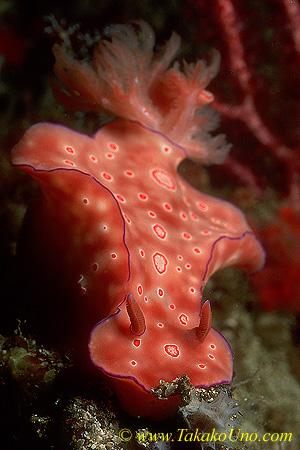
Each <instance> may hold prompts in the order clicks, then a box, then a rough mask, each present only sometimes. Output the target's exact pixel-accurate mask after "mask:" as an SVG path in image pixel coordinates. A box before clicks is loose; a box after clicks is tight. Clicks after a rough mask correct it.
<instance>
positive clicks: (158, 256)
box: [153, 252, 168, 275]
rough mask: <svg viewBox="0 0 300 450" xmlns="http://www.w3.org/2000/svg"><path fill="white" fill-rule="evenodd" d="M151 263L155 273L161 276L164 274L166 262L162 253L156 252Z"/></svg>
mask: <svg viewBox="0 0 300 450" xmlns="http://www.w3.org/2000/svg"><path fill="white" fill-rule="evenodd" d="M153 263H154V267H155V269H156V271H157V272H158V273H159V274H160V275H161V274H163V273H165V272H166V270H167V265H168V260H167V258H166V257H165V255H163V254H162V253H159V252H156V253H154V255H153Z"/></svg>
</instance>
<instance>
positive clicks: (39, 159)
mask: <svg viewBox="0 0 300 450" xmlns="http://www.w3.org/2000/svg"><path fill="white" fill-rule="evenodd" d="M140 26H141V29H142V31H143V33H144V39H147V38H148V39H150V37H149V36H150V35H151V39H152V40H153V34H151V33H150V31H149V30H150V28H149V27H148V26H147V25H146V24H144V23H141V25H140ZM134 35H135V33H134V32H133V30H132V29H131V28H129V27H125V26H122V27H120V28H114V29H113V31H112V33H111V36H110V37H111V42H110V41H105V40H104V41H101V42H100V43H99V44H98V46H97V47H96V49H97V50H95V53H96V56H95V55H94V60H93V64H94V68H93V67H92V66H91V65H88V64H87V63H85V62H78V61H75V59H74V58H72V57H71V56H68V54H67V52H66V49H64V47H63V46H60V47H58V46H56V47H55V49H54V53H55V55H56V58H57V63H56V73H57V75H58V76H59V77H60V79H61V81H62V82H63V84H64V86H65V92H64V94H62V96H61V99H63V100H64V101H65V103H67V104H68V105H69V106H70V105H71V104H74V106H75V104H76V106H78V105H79V107H80V106H82V109H96V110H99V111H102V110H103V111H110V112H113V113H115V114H117V115H119V116H121V117H122V118H118V119H114V120H113V121H111V122H110V123H108V124H106V125H104V126H103V127H102V128H101V129H100V130H99V131H98V132H97V133H96V134H95V136H93V137H88V136H86V135H84V134H80V133H78V132H74V131H72V130H70V129H68V128H66V127H63V126H59V125H54V124H49V123H43V124H38V125H35V126H33V127H31V128H30V129H29V130H28V131H27V132H26V134H25V136H24V137H23V139H22V140H21V141H20V142H19V144H17V146H16V147H15V148H14V150H13V153H12V162H13V164H14V165H15V166H16V167H19V168H20V169H21V170H23V171H25V172H27V173H29V174H30V175H31V176H32V177H33V178H34V179H35V180H36V181H37V182H38V183H39V184H40V186H41V188H42V196H41V197H40V199H39V203H38V208H36V209H33V213H31V215H32V216H33V219H32V220H33V223H34V225H33V229H34V230H35V236H36V240H37V242H38V244H37V247H38V248H40V249H41V252H42V253H43V255H42V257H41V260H42V261H43V264H45V265H46V264H47V261H48V262H49V261H51V263H52V264H54V263H55V262H54V261H55V258H58V259H59V263H58V264H59V268H60V270H61V271H62V270H63V272H64V277H63V278H64V280H65V284H66V286H67V289H68V287H69V286H71V285H72V284H73V285H74V284H76V285H77V287H78V288H80V291H81V293H80V295H81V297H82V299H83V301H84V298H86V299H87V300H86V301H87V302H88V308H89V310H90V311H92V316H93V317H94V320H95V322H94V323H95V326H94V327H93V329H92V331H91V334H90V340H89V352H90V358H91V360H92V362H93V363H94V364H95V365H96V366H97V367H98V368H99V369H100V370H101V371H102V372H104V373H105V374H107V375H109V377H110V380H111V382H112V385H113V387H114V389H115V391H116V392H117V394H118V395H119V398H120V400H121V403H122V406H123V407H124V409H125V410H127V411H128V412H129V413H131V414H133V415H136V416H149V417H152V418H156V419H160V418H164V417H167V416H169V415H170V414H172V413H173V411H174V410H175V408H176V406H177V405H178V397H170V398H169V399H168V400H166V401H165V400H159V399H157V398H155V397H154V396H153V395H150V393H149V392H150V390H151V388H152V387H155V386H157V385H158V384H159V381H160V380H161V379H164V380H166V381H172V380H173V379H175V378H176V377H178V376H180V375H182V374H183V373H187V374H188V376H189V377H190V379H191V382H192V383H193V384H194V385H196V386H211V385H214V384H220V383H229V382H230V381H231V378H232V355H231V350H230V347H229V345H228V343H227V342H226V340H225V339H224V337H223V336H222V335H221V334H219V333H218V332H217V331H216V330H215V329H213V328H211V317H210V307H209V304H208V303H206V304H205V306H203V309H202V311H203V314H202V316H201V295H202V290H203V287H204V285H205V283H206V281H207V279H208V278H209V276H210V275H211V274H212V273H214V272H215V271H216V270H218V269H220V268H223V267H227V266H233V265H234V266H240V267H242V268H244V269H245V270H247V271H248V272H254V271H256V270H258V269H259V268H260V267H261V266H262V264H263V261H264V253H263V250H262V248H261V246H260V244H259V243H258V241H257V240H256V238H255V237H254V235H253V233H252V231H251V230H250V229H249V227H248V225H247V223H246V221H245V218H244V216H243V214H242V213H241V212H240V211H239V210H238V209H237V208H236V207H234V206H233V205H231V204H230V203H228V202H225V201H223V200H219V199H216V198H213V197H211V196H208V195H206V194H203V193H201V192H199V191H196V190H195V189H194V188H192V187H191V186H190V185H189V184H188V183H187V182H186V181H185V180H184V179H183V178H181V177H180V176H179V175H178V173H177V167H178V164H179V163H180V161H182V159H183V158H185V157H186V156H187V155H189V156H192V157H194V158H197V159H200V160H203V161H204V162H207V161H209V160H218V159H219V156H218V155H220V154H221V153H222V149H223V150H224V151H223V153H224V154H226V151H227V150H228V148H227V147H226V145H223V138H218V137H217V138H210V137H209V135H208V133H202V132H201V131H200V132H199V133H198V132H196V131H195V123H197V124H198V126H199V127H200V128H201V126H202V127H204V128H206V129H210V128H211V120H212V119H211V113H207V115H206V113H205V114H204V113H203V114H202V113H201V108H202V107H203V105H204V104H205V103H208V102H211V101H212V95H211V94H209V93H208V92H207V91H205V90H204V88H205V85H206V84H207V83H208V81H209V80H210V78H211V74H210V68H205V67H204V65H203V63H201V64H200V63H198V65H195V66H193V67H192V66H188V65H186V67H185V75H184V74H182V73H180V72H179V70H178V67H177V66H174V67H173V68H171V69H169V70H166V68H167V67H168V65H169V63H170V60H171V59H173V57H174V53H175V50H176V49H177V48H178V45H179V41H178V37H177V36H176V35H173V37H172V38H171V39H170V41H169V43H168V44H166V50H168V51H169V53H170V56H169V57H168V56H167V55H166V54H165V53H162V54H161V55H160V58H158V57H156V58H155V59H154V58H153V54H152V49H153V45H154V44H153V43H152V41H151V43H150V44H149V43H148V44H147V45H146V48H141V47H140V44H139V43H138V41H137V40H136V41H134ZM174 36H175V37H174ZM117 38H118V39H117ZM120 38H122V39H121V44H120ZM151 39H150V40H151ZM147 42H148V41H147ZM116 44H118V45H116ZM120 45H121V46H122V45H124V48H125V49H127V52H128V54H129V55H130V56H131V60H130V58H129V60H130V61H129V62H130V63H131V64H132V65H133V66H134V68H132V71H134V70H136V71H138V72H139V73H138V74H134V73H133V75H132V78H133V79H134V80H135V81H133V87H134V89H133V88H128V86H127V87H126V86H124V85H122V83H121V81H120V80H122V74H120V70H117V68H115V72H113V71H110V72H109V75H108V74H105V73H104V72H105V69H104V68H103V67H104V65H105V62H106V63H107V64H112V65H113V64H115V65H116V64H117V63H116V60H114V58H112V57H111V58H110V59H107V58H106V59H105V58H104V56H105V52H106V50H107V48H108V47H109V49H110V52H113V51H115V56H116V55H117V56H120V51H119V48H120ZM101 46H102V47H101ZM174 47H175V49H174ZM150 50H151V52H150ZM171 50H172V51H171ZM101 52H102V53H101ZM121 53H122V52H121ZM62 55H64V57H62ZM141 55H144V57H145V58H144V60H143V59H142V58H141ZM101 56H102V59H101V58H100V57H101ZM110 56H111V53H110ZM139 58H140V60H141V61H140V60H139ZM147 58H148V65H147V64H146V63H145V59H147ZM121 62H122V61H121ZM121 62H120V64H121ZM139 62H140V66H139V65H138V63H139ZM199 64H200V65H199ZM144 66H146V69H147V67H148V70H149V72H147V73H146V74H145V70H146V69H145V67H144ZM95 67H96V68H98V70H96V69H95ZM100 69H101V70H100ZM151 69H152V72H151ZM123 70H124V71H125V72H126V70H127V68H126V66H125V67H124V66H123ZM101 71H102V72H101ZM128 71H130V70H129V68H128ZM141 71H143V74H141ZM153 71H154V72H155V71H156V73H153ZM103 74H104V75H105V76H104V75H103ZM134 75H136V76H134ZM138 75H139V76H138ZM150 75H151V76H150ZM84 76H85V77H86V78H88V79H89V80H90V81H91V80H92V81H91V82H93V83H94V91H97V89H98V91H99V92H98V94H99V95H98V98H99V99H102V100H101V101H100V100H99V103H97V101H96V100H95V99H94V97H93V96H95V94H94V92H93V89H91V88H90V87H87V86H85V85H84V83H83V82H84ZM101 76H102V79H103V80H106V81H108V80H107V78H108V76H110V77H111V78H113V80H111V82H112V83H113V81H115V84H114V86H113V88H112V91H109V90H107V91H106V97H105V100H106V101H105V102H103V98H104V97H103V95H104V92H103V86H102V85H101V83H100V84H99V80H98V81H97V78H95V77H98V78H101ZM123 76H124V77H125V75H124V74H123ZM139 77H140V78H139ZM147 77H148V78H147ZM151 77H152V78H151ZM125 78H126V77H125ZM103 80H102V81H103ZM136 80H138V81H136ZM149 80H150V81H149ZM146 81H147V82H146ZM80 82H81V83H82V84H83V86H82V89H80ZM124 83H125V82H124ZM126 83H128V77H127V78H126ZM138 83H144V85H143V86H144V89H145V90H144V91H142V87H141V86H138ZM172 83H173V85H172ZM102 84H103V83H102ZM116 85H118V89H117V88H116ZM120 85H121V87H120ZM145 86H146V88H145ZM166 86H169V92H167V93H166V92H163V91H165V89H166ZM75 91H76V92H75ZM137 91H138V92H137ZM160 92H161V95H159V94H160ZM75 94H76V95H75ZM181 94H183V97H182V98H183V106H185V108H186V111H185V113H183V112H182V111H181V110H182V105H180V106H179V105H178V103H177V97H178V96H179V97H180V95H181ZM122 95H123V100H124V99H125V100H126V99H131V104H128V105H127V113H126V105H125V104H123V103H122V102H121V103H120V104H118V101H119V97H118V96H122ZM172 95H176V99H174V98H172ZM187 95H190V100H189V99H188V98H186V96H187ZM66 96H67V98H66ZM132 96H135V98H136V99H137V100H136V102H137V103H136V110H137V111H138V112H137V114H136V116H135V115H134V107H133V106H134V102H132ZM114 100H115V101H114ZM117 100H118V101H117ZM162 100H164V101H162ZM80 102H81V103H80ZM168 102H169V103H171V106H170V105H169V103H168ZM172 102H173V104H172ZM140 105H142V110H143V113H142V116H141V114H140V112H139V111H140V109H139V108H140ZM143 105H144V106H143ZM199 110H200V113H199V112H198V111H199ZM145 111H146V112H147V114H146V115H145ZM170 116H172V117H171V118H170ZM144 118H145V119H144ZM176 126H177V128H176ZM168 130H169V133H168ZM213 147H214V148H213ZM197 148H198V153H197ZM210 149H211V154H210ZM70 292H71V290H70ZM200 316H201V320H200ZM82 320H84V318H82ZM199 321H200V326H199ZM97 322H98V323H97Z"/></svg>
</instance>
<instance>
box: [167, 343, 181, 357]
mask: <svg viewBox="0 0 300 450" xmlns="http://www.w3.org/2000/svg"><path fill="white" fill-rule="evenodd" d="M164 351H165V352H166V354H167V355H169V356H171V357H172V358H177V357H178V356H179V355H180V351H179V348H178V345H176V344H166V345H165V346H164Z"/></svg>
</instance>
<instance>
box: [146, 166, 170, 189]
mask: <svg viewBox="0 0 300 450" xmlns="http://www.w3.org/2000/svg"><path fill="white" fill-rule="evenodd" d="M151 175H152V177H153V178H154V180H155V181H156V183H158V184H159V185H160V186H163V187H164V188H166V189H170V190H171V191H175V190H176V185H175V183H174V181H173V179H172V178H171V177H170V175H169V174H168V172H165V171H164V170H162V169H153V170H151Z"/></svg>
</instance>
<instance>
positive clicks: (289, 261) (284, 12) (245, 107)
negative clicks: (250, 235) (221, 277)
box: [187, 0, 300, 313]
mask: <svg viewBox="0 0 300 450" xmlns="http://www.w3.org/2000/svg"><path fill="white" fill-rule="evenodd" d="M187 4H188V5H189V6H188V13H191V10H192V9H194V10H196V13H197V14H198V16H197V18H198V21H199V29H201V36H200V34H199V35H197V40H198V42H200V43H201V42H202V43H205V41H209V42H210V43H211V45H212V46H214V47H216V48H217V49H218V50H220V52H221V56H222V65H221V71H220V74H219V76H218V78H217V84H215V85H214V87H213V88H212V91H213V92H214V94H215V97H216V100H215V101H214V103H213V106H214V107H215V108H216V109H217V110H218V111H219V112H220V113H221V114H222V116H223V120H224V122H225V127H226V134H227V137H228V140H229V141H230V142H232V143H233V149H232V152H231V154H230V156H229V157H228V159H227V161H226V164H225V167H226V170H227V172H228V173H229V174H232V175H233V176H234V177H235V178H237V179H239V180H240V182H241V183H242V184H243V185H244V186H247V187H248V189H249V191H250V192H251V193H252V195H254V197H255V198H256V199H259V201H260V202H261V207H262V208H263V207H265V208H267V207H268V205H267V200H268V194H267V192H270V189H271V191H272V192H273V194H272V195H274V194H275V198H277V199H278V200H279V202H278V203H277V212H276V211H275V213H274V212H273V217H272V215H270V211H269V212H268V213H266V214H265V216H266V217H268V218H269V222H265V223H264V224H263V228H264V230H263V231H261V238H262V240H263V244H264V245H265V247H266V250H267V253H269V258H267V265H266V270H265V271H264V272H263V273H262V275H260V276H259V277H258V278H257V282H255V283H256V286H257V288H258V290H259V293H260V297H261V301H262V304H263V305H264V306H265V307H267V308H268V309H270V308H274V307H276V308H280V307H281V308H286V309H288V310H290V311H292V312H296V313H297V312H300V297H299V294H297V295H296V296H295V292H294V289H288V288H287V286H288V285H292V284H293V283H294V281H295V280H294V279H290V277H289V275H288V273H290V274H294V273H296V272H297V270H298V269H299V263H298V261H297V260H298V257H296V256H295V252H294V251H293V248H294V246H293V245H292V246H291V242H293V243H294V244H295V243H298V242H299V240H300V234H299V233H300V229H299V225H297V224H299V221H300V145H299V136H300V6H299V1H298V0H274V1H270V0H265V1H264V2H238V1H237V0H212V2H209V5H208V4H207V2H205V1H203V0H198V1H197V2H196V3H195V2H191V1H189V0H187ZM193 12H194V13H195V11H193ZM207 27H208V29H207ZM287 209H288V211H289V214H288V216H287V214H285V211H286V210H287ZM270 217H272V219H271V222H270ZM287 235H288V238H287ZM296 247H297V248H298V250H299V251H300V248H299V245H298V244H297V245H296ZM275 249H277V250H275ZM268 250H269V252H268ZM296 253H297V252H296ZM283 265H284V266H286V267H287V269H288V273H287V272H285V273H284V276H282V277H279V278H278V276H277V275H278V273H282V268H283ZM296 269H297V270H296ZM274 277H275V278H276V279H277V283H279V285H280V286H277V288H276V289H274V288H273V287H272V283H274ZM276 292H277V294H276ZM283 293H285V298H282V294H283Z"/></svg>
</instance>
